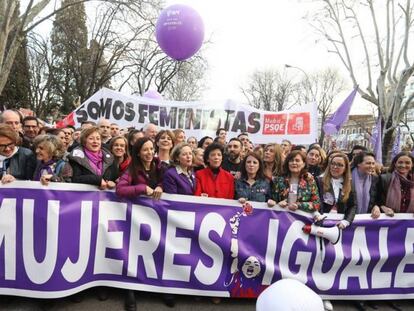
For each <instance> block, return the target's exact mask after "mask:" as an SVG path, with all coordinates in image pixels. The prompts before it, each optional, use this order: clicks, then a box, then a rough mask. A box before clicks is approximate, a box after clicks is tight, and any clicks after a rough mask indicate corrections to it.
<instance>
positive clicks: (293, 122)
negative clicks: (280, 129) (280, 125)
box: [287, 112, 310, 135]
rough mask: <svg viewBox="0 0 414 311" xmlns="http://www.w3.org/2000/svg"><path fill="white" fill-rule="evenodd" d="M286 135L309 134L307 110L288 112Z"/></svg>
mask: <svg viewBox="0 0 414 311" xmlns="http://www.w3.org/2000/svg"><path fill="white" fill-rule="evenodd" d="M287 134H288V135H303V134H310V114H309V112H300V113H289V121H288V128H287Z"/></svg>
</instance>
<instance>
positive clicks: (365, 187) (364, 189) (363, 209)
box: [352, 167, 372, 214]
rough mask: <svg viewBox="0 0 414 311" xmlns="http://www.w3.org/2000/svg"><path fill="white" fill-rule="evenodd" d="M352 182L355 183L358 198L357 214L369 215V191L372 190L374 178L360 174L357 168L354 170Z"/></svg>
mask: <svg viewBox="0 0 414 311" xmlns="http://www.w3.org/2000/svg"><path fill="white" fill-rule="evenodd" d="M352 180H353V181H354V186H355V192H356V197H357V214H366V213H368V206H369V201H370V198H371V197H370V195H369V191H370V189H371V183H372V176H371V175H366V174H362V173H360V172H359V171H358V168H357V167H356V168H354V169H353V170H352Z"/></svg>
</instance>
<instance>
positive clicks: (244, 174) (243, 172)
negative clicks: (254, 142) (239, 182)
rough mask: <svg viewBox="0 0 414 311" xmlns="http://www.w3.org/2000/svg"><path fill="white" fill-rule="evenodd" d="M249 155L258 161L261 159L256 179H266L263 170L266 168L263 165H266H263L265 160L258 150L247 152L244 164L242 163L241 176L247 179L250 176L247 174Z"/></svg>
mask: <svg viewBox="0 0 414 311" xmlns="http://www.w3.org/2000/svg"><path fill="white" fill-rule="evenodd" d="M248 157H253V158H255V159H256V160H257V161H259V169H258V171H257V173H256V178H255V179H256V180H257V179H264V178H265V176H264V172H263V169H264V167H263V166H264V165H263V161H262V159H261V158H260V155H259V154H257V153H256V152H252V151H250V152H249V153H248V154H246V156H245V157H244V159H243V162H242V165H241V170H240V173H241V178H242V179H247V178H248V176H247V170H246V162H247V158H248Z"/></svg>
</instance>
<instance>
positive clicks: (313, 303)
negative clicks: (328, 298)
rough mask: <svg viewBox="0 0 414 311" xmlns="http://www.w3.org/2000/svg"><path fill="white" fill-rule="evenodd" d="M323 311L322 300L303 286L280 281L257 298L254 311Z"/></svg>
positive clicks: (283, 280) (292, 282) (288, 281)
mask: <svg viewBox="0 0 414 311" xmlns="http://www.w3.org/2000/svg"><path fill="white" fill-rule="evenodd" d="M276 310H277V311H304V310H306V311H324V307H323V301H322V298H321V297H319V295H318V294H316V293H315V292H314V291H313V290H311V289H310V288H309V287H307V286H306V285H305V284H303V283H301V282H299V281H297V280H293V279H282V280H280V281H277V282H276V283H273V284H272V285H270V286H269V287H268V288H266V289H265V290H264V291H263V292H262V293H261V294H260V295H259V297H258V298H257V302H256V311H276Z"/></svg>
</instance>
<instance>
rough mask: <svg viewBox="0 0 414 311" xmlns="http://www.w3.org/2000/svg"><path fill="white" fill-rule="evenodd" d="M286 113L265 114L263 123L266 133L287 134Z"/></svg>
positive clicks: (264, 132)
mask: <svg viewBox="0 0 414 311" xmlns="http://www.w3.org/2000/svg"><path fill="white" fill-rule="evenodd" d="M286 120H287V114H286V113H279V114H265V115H264V123H263V134H264V135H283V134H286Z"/></svg>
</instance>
